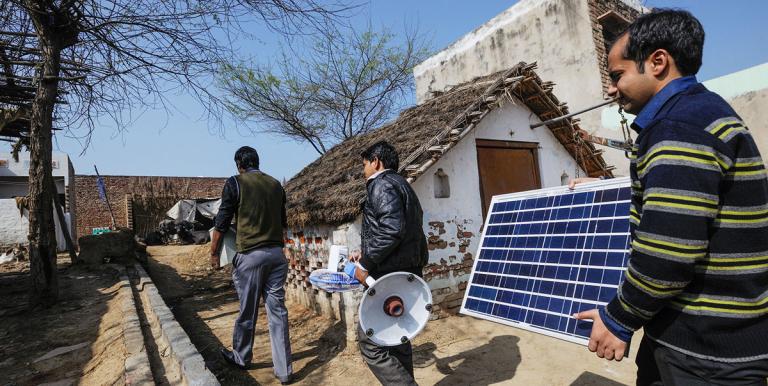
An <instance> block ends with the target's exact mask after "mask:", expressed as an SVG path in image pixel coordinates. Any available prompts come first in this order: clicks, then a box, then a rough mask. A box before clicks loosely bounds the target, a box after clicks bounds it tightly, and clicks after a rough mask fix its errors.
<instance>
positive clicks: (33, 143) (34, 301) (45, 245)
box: [29, 29, 61, 307]
mask: <svg viewBox="0 0 768 386" xmlns="http://www.w3.org/2000/svg"><path fill="white" fill-rule="evenodd" d="M38 31H39V29H38ZM39 36H40V48H41V49H42V51H43V54H42V55H41V56H42V58H41V59H42V61H43V63H42V68H41V69H40V70H39V76H40V77H39V79H40V80H39V82H38V86H37V92H36V95H35V99H34V101H33V103H32V119H31V120H30V126H31V127H30V138H29V151H30V158H29V263H30V274H31V276H32V294H31V296H30V304H31V305H32V306H38V305H40V306H43V307H48V306H51V305H52V304H54V303H55V302H56V301H57V300H58V296H59V288H58V280H57V269H56V233H55V228H54V221H53V210H52V209H53V194H55V192H54V191H51V187H53V186H54V183H53V177H52V175H51V173H52V168H51V151H52V148H53V147H52V143H51V136H52V135H51V128H52V123H53V109H54V104H55V103H56V93H57V91H58V82H57V81H56V80H51V78H48V79H49V80H46V77H48V76H51V77H53V79H56V77H58V75H59V65H60V55H61V49H60V48H59V47H58V45H59V44H58V43H57V42H56V39H55V38H54V39H53V41H51V40H50V39H46V38H45V37H44V36H43V34H41V33H39Z"/></svg>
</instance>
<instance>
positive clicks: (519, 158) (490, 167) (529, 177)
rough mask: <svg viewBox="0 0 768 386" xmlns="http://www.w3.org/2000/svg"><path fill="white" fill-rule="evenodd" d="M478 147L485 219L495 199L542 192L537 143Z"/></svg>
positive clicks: (483, 142) (488, 142)
mask: <svg viewBox="0 0 768 386" xmlns="http://www.w3.org/2000/svg"><path fill="white" fill-rule="evenodd" d="M476 145H477V167H478V174H479V176H480V196H481V197H482V200H483V218H485V215H486V214H487V213H488V206H489V205H490V204H491V198H492V197H493V196H495V195H499V194H505V193H514V192H521V191H525V190H531V189H540V188H541V178H540V177H539V160H538V154H537V149H538V144H537V143H530V142H513V141H491V140H483V139H478V140H477V141H476Z"/></svg>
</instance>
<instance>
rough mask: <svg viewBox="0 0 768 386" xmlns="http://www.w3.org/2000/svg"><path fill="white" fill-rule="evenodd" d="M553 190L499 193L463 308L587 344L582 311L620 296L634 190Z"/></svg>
mask: <svg viewBox="0 0 768 386" xmlns="http://www.w3.org/2000/svg"><path fill="white" fill-rule="evenodd" d="M584 189H585V191H568V190H565V189H546V190H539V191H531V192H525V193H523V194H516V195H509V196H498V197H494V199H493V202H492V206H491V208H490V210H489V213H488V217H487V219H486V224H487V225H486V226H485V229H484V231H483V237H482V239H481V240H482V241H481V245H480V248H479V251H478V254H477V259H476V260H475V263H474V268H473V270H472V275H471V277H470V280H469V285H468V287H467V292H466V295H465V299H464V304H463V307H462V312H463V313H466V314H470V315H474V316H479V317H483V318H485V319H490V320H495V321H499V322H505V323H508V324H513V325H518V326H521V327H524V328H525V326H532V327H536V328H537V329H538V330H537V331H541V330H544V331H546V333H547V334H548V335H553V336H557V337H562V338H567V339H568V340H571V341H582V342H586V341H587V339H588V337H589V333H590V331H591V329H592V323H591V322H583V321H577V320H575V319H573V317H572V316H571V315H572V314H573V313H575V312H579V311H584V310H589V309H593V308H598V307H600V306H602V305H605V304H606V303H607V302H608V301H610V300H611V299H612V298H613V297H614V296H615V294H616V288H617V287H618V285H619V282H620V281H621V280H622V278H623V275H624V268H625V267H626V265H627V258H628V255H629V253H628V250H629V202H630V188H629V184H628V183H627V182H626V181H619V180H616V181H613V182H609V183H603V184H598V186H592V187H588V188H586V187H585V188H584Z"/></svg>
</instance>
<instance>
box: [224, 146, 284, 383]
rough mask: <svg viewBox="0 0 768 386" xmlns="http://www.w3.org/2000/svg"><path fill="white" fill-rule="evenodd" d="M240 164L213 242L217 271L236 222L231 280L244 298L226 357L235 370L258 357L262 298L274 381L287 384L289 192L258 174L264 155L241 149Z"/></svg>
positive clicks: (237, 156)
mask: <svg viewBox="0 0 768 386" xmlns="http://www.w3.org/2000/svg"><path fill="white" fill-rule="evenodd" d="M235 164H236V165H237V171H238V172H239V173H240V174H238V175H236V176H232V177H230V178H229V179H227V182H226V183H225V184H224V189H223V191H222V193H221V206H220V207H219V212H218V213H217V215H216V219H215V221H214V228H215V230H214V231H213V237H212V239H211V266H213V267H214V268H218V267H219V261H220V256H219V253H220V250H221V248H220V246H221V239H222V235H223V234H224V233H226V232H227V230H228V229H229V227H230V224H231V223H232V219H233V218H235V224H236V226H237V237H236V239H235V240H236V248H237V254H236V255H235V257H234V259H233V261H232V267H233V270H232V280H233V281H234V285H235V289H236V290H237V295H238V298H239V299H240V314H239V315H238V317H237V320H236V321H235V327H234V331H233V333H232V351H229V350H227V349H224V348H222V349H221V355H222V357H223V358H224V360H225V361H226V362H227V363H229V364H231V365H233V366H235V367H238V368H240V369H247V368H248V366H249V364H250V363H251V359H252V358H253V352H252V350H253V336H254V328H255V326H256V317H257V316H258V309H259V301H260V299H261V297H262V296H263V297H264V298H265V303H266V309H267V318H268V319H269V339H270V341H271V342H272V364H273V365H274V372H275V376H276V377H277V378H278V379H279V380H280V382H281V383H283V384H288V383H290V382H291V375H292V373H293V369H292V367H291V342H290V340H289V335H288V310H287V309H286V307H285V288H284V286H285V279H286V277H287V275H288V260H287V259H286V258H285V255H284V254H283V250H282V248H283V246H284V244H283V240H284V229H285V228H286V227H287V223H286V217H285V191H284V190H283V187H282V186H281V185H280V182H278V181H277V180H276V179H274V178H272V177H271V176H269V175H267V174H264V173H262V172H261V171H260V170H259V155H258V153H257V152H256V150H254V149H253V148H251V147H248V146H243V147H241V148H240V149H238V150H237V152H236V153H235Z"/></svg>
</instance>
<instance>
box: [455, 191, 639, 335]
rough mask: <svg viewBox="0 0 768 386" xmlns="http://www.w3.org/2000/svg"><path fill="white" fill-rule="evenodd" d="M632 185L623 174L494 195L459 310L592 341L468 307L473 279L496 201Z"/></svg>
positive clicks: (524, 328)
mask: <svg viewBox="0 0 768 386" xmlns="http://www.w3.org/2000/svg"><path fill="white" fill-rule="evenodd" d="M629 186H630V178H629V177H619V178H612V179H607V180H600V181H595V182H589V183H582V184H578V185H576V187H575V188H574V189H573V190H571V189H569V188H568V187H567V186H556V187H552V188H544V189H537V190H529V191H524V192H517V193H509V194H503V195H498V196H493V198H492V199H491V203H490V206H489V209H488V213H487V215H486V218H485V222H484V225H483V232H482V235H481V238H480V243H479V245H478V247H477V251H476V254H475V256H476V258H475V261H474V263H473V265H472V271H471V272H470V275H469V279H468V283H467V287H466V290H465V291H466V292H465V293H464V298H463V300H462V303H461V309H460V311H459V312H460V313H461V314H464V315H468V316H472V317H476V318H478V319H484V320H488V321H491V322H496V323H501V324H504V325H508V326H511V327H516V328H520V329H523V330H527V331H531V332H536V333H539V334H543V335H547V336H550V337H553V338H557V339H561V340H565V341H569V342H572V343H577V344H581V345H586V344H588V342H589V339H585V338H581V337H579V336H573V335H569V334H566V333H564V332H557V331H553V330H549V329H546V328H540V327H537V326H535V325H531V324H529V323H526V322H521V321H515V320H510V319H504V318H500V317H493V316H492V315H488V314H484V313H480V312H476V311H474V310H471V309H468V308H467V307H466V306H467V299H468V297H469V291H470V287H471V286H472V279H473V278H474V276H475V274H476V271H477V266H478V264H479V262H480V252H481V251H482V249H483V245H485V238H486V231H487V229H488V225H489V224H490V219H491V216H492V215H493V214H495V213H494V211H493V208H494V204H496V203H498V202H506V201H513V200H518V199H525V198H533V197H549V196H555V195H562V194H565V193H580V192H591V191H599V190H607V189H610V188H628V187H629ZM627 221H629V220H627ZM626 253H627V254H629V248H628V249H627V252H626ZM626 260H627V259H626V258H625V261H626ZM625 268H626V267H625ZM622 273H623V272H622ZM622 281H623V279H622ZM620 283H621V281H620V282H619V285H620ZM574 299H578V298H574Z"/></svg>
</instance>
